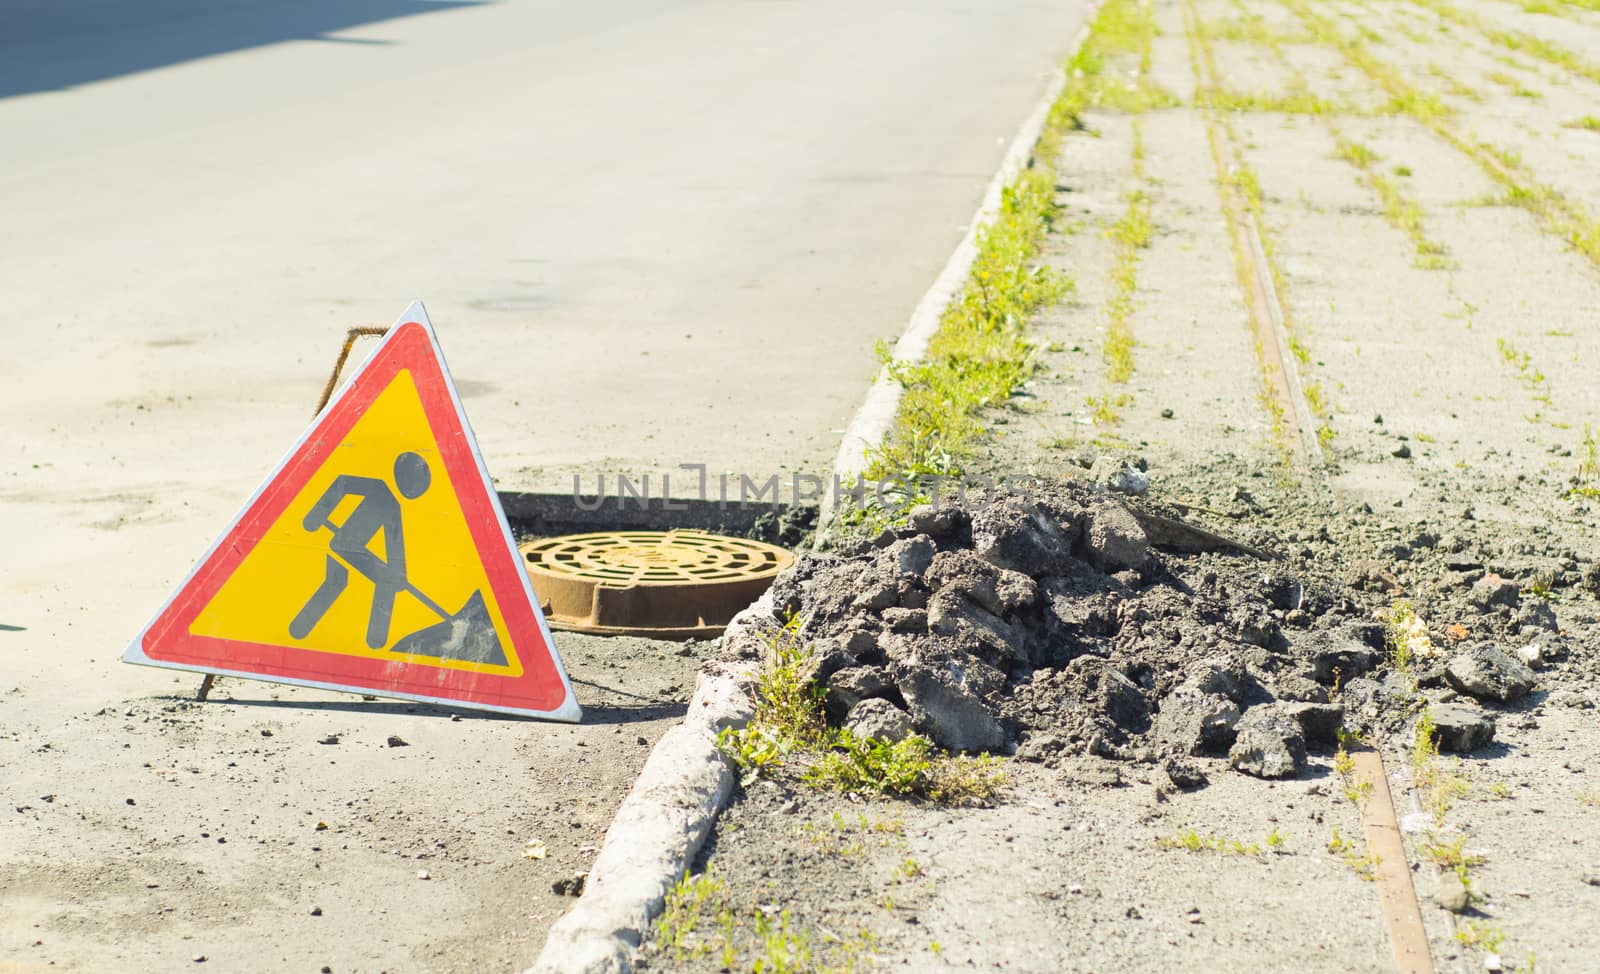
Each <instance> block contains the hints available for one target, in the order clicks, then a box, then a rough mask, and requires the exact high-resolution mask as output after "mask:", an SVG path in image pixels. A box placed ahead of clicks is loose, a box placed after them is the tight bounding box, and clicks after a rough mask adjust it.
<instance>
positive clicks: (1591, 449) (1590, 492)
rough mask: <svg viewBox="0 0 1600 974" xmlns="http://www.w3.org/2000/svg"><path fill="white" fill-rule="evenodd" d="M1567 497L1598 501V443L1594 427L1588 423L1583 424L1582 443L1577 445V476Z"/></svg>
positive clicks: (1599, 449)
mask: <svg viewBox="0 0 1600 974" xmlns="http://www.w3.org/2000/svg"><path fill="white" fill-rule="evenodd" d="M1567 496H1568V497H1571V498H1574V499H1576V498H1587V499H1589V500H1600V442H1597V441H1596V440H1595V435H1594V427H1593V426H1592V425H1590V424H1589V423H1584V424H1583V442H1582V443H1580V444H1579V445H1578V476H1577V480H1576V482H1575V483H1574V484H1573V485H1572V489H1571V490H1569V491H1568V492H1567Z"/></svg>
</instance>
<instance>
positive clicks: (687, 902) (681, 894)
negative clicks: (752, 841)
mask: <svg viewBox="0 0 1600 974" xmlns="http://www.w3.org/2000/svg"><path fill="white" fill-rule="evenodd" d="M735 925H736V920H735V917H734V913H733V910H732V909H731V908H730V907H729V905H728V888H727V886H726V885H725V884H724V883H723V881H722V879H721V877H719V876H718V875H717V874H716V871H715V870H713V869H709V868H708V869H707V870H706V871H705V872H703V873H701V874H700V875H698V876H691V875H689V874H688V873H684V875H683V878H681V879H679V880H678V882H677V883H675V884H674V885H673V887H672V888H671V889H669V890H667V896H666V903H665V905H664V907H663V908H662V911H661V916H660V918H659V919H657V920H656V926H655V938H654V949H656V950H660V951H669V952H671V954H672V957H673V959H674V960H676V961H678V962H679V963H682V962H683V961H686V960H697V959H699V958H702V957H708V956H714V957H716V959H717V960H718V961H719V962H720V963H721V964H722V966H723V967H731V966H733V963H734V960H735V953H734V947H733V930H734V926H735Z"/></svg>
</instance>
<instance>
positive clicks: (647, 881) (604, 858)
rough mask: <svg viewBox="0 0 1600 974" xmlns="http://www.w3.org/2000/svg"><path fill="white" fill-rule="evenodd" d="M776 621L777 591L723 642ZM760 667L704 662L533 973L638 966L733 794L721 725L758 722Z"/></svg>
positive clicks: (749, 636)
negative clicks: (672, 894) (666, 905)
mask: <svg viewBox="0 0 1600 974" xmlns="http://www.w3.org/2000/svg"><path fill="white" fill-rule="evenodd" d="M773 625H775V623H774V622H773V616H772V596H771V593H770V591H769V593H768V594H767V595H764V596H762V598H761V599H760V600H759V601H757V602H756V603H755V604H754V605H752V606H750V607H749V608H747V609H745V610H744V611H743V612H741V613H739V614H738V615H737V616H735V617H734V619H733V621H732V622H731V623H729V624H728V631H727V632H726V633H725V634H724V635H723V637H722V638H723V642H724V645H728V644H729V641H730V640H734V641H743V640H764V639H766V638H767V632H768V631H769V630H770V629H771V628H772V626H773ZM755 670H756V664H754V663H742V664H721V663H713V664H711V665H709V666H708V667H707V668H706V669H704V670H702V671H701V674H700V678H699V681H698V682H697V683H696V685H695V692H694V697H693V699H691V700H690V702H689V712H688V713H687V714H686V715H685V716H684V718H683V723H681V724H679V725H678V726H677V727H674V728H672V729H671V730H670V731H668V732H667V733H666V734H665V735H663V736H662V738H661V740H660V741H658V742H656V746H655V748H654V749H653V750H651V752H650V758H649V760H647V761H646V762H645V765H644V770H643V771H641V772H640V773H639V778H638V780H637V781H635V782H634V784H633V788H632V790H630V791H629V792H628V795H627V797H626V798H624V799H623V800H622V806H621V807H620V808H618V809H617V815H616V818H615V819H613V820H612V822H611V827H610V828H609V829H607V830H606V837H605V841H604V842H602V843H601V846H600V853H599V855H597V856H596V857H595V860H594V865H593V866H591V867H590V869H589V875H588V878H587V879H586V880H585V882H584V891H583V895H582V896H580V897H579V898H578V902H577V904H576V905H575V906H573V908H572V909H571V910H569V911H568V912H567V914H566V916H563V917H562V918H561V919H560V920H557V921H556V923H555V925H554V926H552V927H551V928H550V934H549V936H548V938H547V939H546V940H545V945H544V949H543V950H541V951H540V952H539V957H538V959H537V960H535V961H534V964H533V966H532V967H531V968H529V969H528V971H527V972H526V974H628V972H630V971H632V970H633V952H634V950H635V949H637V948H638V946H639V944H640V943H641V942H642V941H643V937H644V931H646V930H648V929H649V927H650V922H651V921H652V920H653V919H654V918H655V917H656V915H657V914H659V913H660V912H661V908H662V903H663V901H664V899H665V898H666V894H667V891H668V890H669V889H671V888H672V885H673V884H674V883H676V882H677V881H678V878H679V877H680V876H682V875H683V873H684V870H685V869H687V868H688V866H689V864H690V863H691V862H693V861H694V857H695V856H696V855H697V854H698V853H699V851H700V846H701V845H702V844H704V842H705V840H706V836H707V835H709V834H710V833H711V826H712V824H713V823H715V822H716V820H717V814H718V813H719V812H721V811H722V809H723V807H724V806H725V805H726V804H727V802H728V799H729V797H731V795H732V794H733V786H734V780H735V779H734V771H733V766H732V765H731V764H730V763H729V762H728V760H727V759H726V758H724V757H723V756H722V753H721V752H720V751H718V750H717V733H718V732H719V731H721V730H722V729H723V728H725V727H743V726H745V725H746V724H748V723H749V722H750V717H751V713H752V710H753V702H752V701H753V694H752V692H751V687H752V684H753V682H754V679H755Z"/></svg>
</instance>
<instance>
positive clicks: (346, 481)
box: [289, 452, 450, 649]
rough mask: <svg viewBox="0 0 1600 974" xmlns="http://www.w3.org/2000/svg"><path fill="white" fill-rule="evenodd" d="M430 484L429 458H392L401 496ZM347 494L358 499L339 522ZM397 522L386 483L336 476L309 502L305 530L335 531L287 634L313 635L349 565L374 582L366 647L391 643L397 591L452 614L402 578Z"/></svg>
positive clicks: (397, 508)
mask: <svg viewBox="0 0 1600 974" xmlns="http://www.w3.org/2000/svg"><path fill="white" fill-rule="evenodd" d="M431 482H432V473H431V472H430V471H429V469H428V462H427V461H426V460H424V459H423V458H422V457H421V456H419V455H418V454H415V453H411V452H406V453H402V454H400V455H399V456H398V457H396V458H395V461H394V485H395V488H396V489H398V490H399V491H400V496H401V497H404V498H406V499H407V500H415V499H417V498H418V497H421V496H422V495H423V493H424V492H425V491H427V489H428V485H429V483H431ZM346 497H359V498H361V502H360V503H359V504H358V505H356V509H355V510H354V511H352V512H350V516H349V517H347V518H345V521H344V523H343V524H334V523H333V521H332V520H330V518H331V517H332V515H333V512H334V510H335V509H336V508H337V507H338V506H339V504H340V503H341V502H342V501H343V500H344V499H345V498H346ZM400 520H401V519H400V501H399V499H398V498H396V497H395V495H394V492H393V491H392V490H390V489H389V485H388V484H387V483H385V482H384V481H382V480H379V479H377V478H375V477H355V476H350V475H348V474H345V475H341V476H340V477H339V478H338V479H336V480H334V482H333V484H332V486H330V487H329V488H328V489H327V491H325V492H324V493H323V495H322V497H321V498H320V499H319V500H318V501H317V502H316V503H315V504H313V505H312V507H311V510H310V511H308V512H307V513H306V516H305V519H304V521H303V522H302V524H303V526H304V527H305V529H306V530H307V531H311V532H317V531H320V530H321V529H323V528H328V529H329V530H330V531H332V532H333V538H332V540H330V541H329V542H328V547H329V548H330V549H332V554H330V555H328V564H327V574H326V575H325V576H324V577H323V579H322V584H321V585H320V586H318V588H317V590H316V591H315V592H313V593H312V595H311V598H310V599H308V600H307V601H306V604H305V607H304V608H302V609H301V610H300V611H299V613H298V614H296V615H295V617H294V620H293V621H291V622H290V623H289V635H291V636H293V637H294V638H295V639H304V638H306V636H308V635H310V634H311V630H312V629H313V628H314V627H315V626H316V624H317V623H318V622H320V621H321V620H322V617H323V616H324V615H326V614H327V612H328V610H329V609H330V608H332V607H333V603H334V602H335V601H336V600H337V599H338V598H339V596H340V595H342V594H343V593H344V590H345V588H346V587H347V586H348V585H349V584H350V569H351V568H354V569H355V570H356V571H358V572H360V573H361V574H362V575H365V576H366V577H367V578H368V579H369V580H370V581H371V582H372V590H373V591H372V614H371V616H369V617H368V620H367V645H368V646H370V647H371V648H373V649H382V648H383V646H384V645H385V644H387V643H388V642H389V620H390V618H391V617H392V616H393V614H394V601H395V598H396V596H398V595H399V594H400V593H401V592H409V593H411V594H412V595H414V596H416V598H417V599H418V600H420V601H421V602H422V604H423V605H426V606H427V607H428V608H429V609H430V610H432V611H433V612H435V613H437V614H438V615H439V616H440V617H441V618H448V617H449V616H450V613H449V612H447V611H445V610H444V609H442V608H440V607H439V605H438V604H436V603H435V602H434V601H433V600H432V599H429V598H428V597H427V596H425V595H423V594H422V593H421V592H419V591H417V588H416V586H414V585H412V584H411V582H410V581H409V580H408V579H407V578H406V546H405V535H404V533H403V532H402V530H401V526H400ZM379 532H382V533H383V555H384V556H383V557H382V558H379V557H378V556H377V555H375V554H373V552H372V548H371V544H372V542H373V539H374V538H376V537H377V536H378V533H379ZM347 566H348V567H347Z"/></svg>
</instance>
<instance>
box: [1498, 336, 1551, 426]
mask: <svg viewBox="0 0 1600 974" xmlns="http://www.w3.org/2000/svg"><path fill="white" fill-rule="evenodd" d="M1494 343H1495V345H1496V347H1498V348H1499V349H1500V358H1501V359H1502V360H1503V361H1504V362H1505V363H1506V365H1508V366H1510V367H1511V370H1512V371H1513V372H1515V373H1516V375H1517V381H1519V382H1521V383H1522V387H1523V388H1524V389H1526V390H1528V395H1530V396H1532V397H1533V401H1534V402H1536V403H1538V404H1539V405H1541V406H1543V407H1544V408H1545V409H1550V408H1552V406H1553V405H1554V404H1553V403H1552V402H1551V401H1550V380H1548V379H1546V378H1545V375H1544V373H1543V372H1541V371H1540V370H1539V369H1538V368H1536V367H1535V366H1534V364H1533V358H1532V357H1531V356H1530V355H1529V354H1528V353H1527V352H1523V351H1519V350H1518V349H1517V346H1515V345H1513V344H1511V343H1510V342H1508V341H1506V340H1505V339H1504V338H1496V339H1495V340H1494ZM1543 419H1544V413H1543V412H1542V411H1541V412H1535V413H1534V414H1533V415H1532V416H1530V417H1528V421H1529V422H1534V423H1537V422H1540V421H1541V420H1543Z"/></svg>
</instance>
